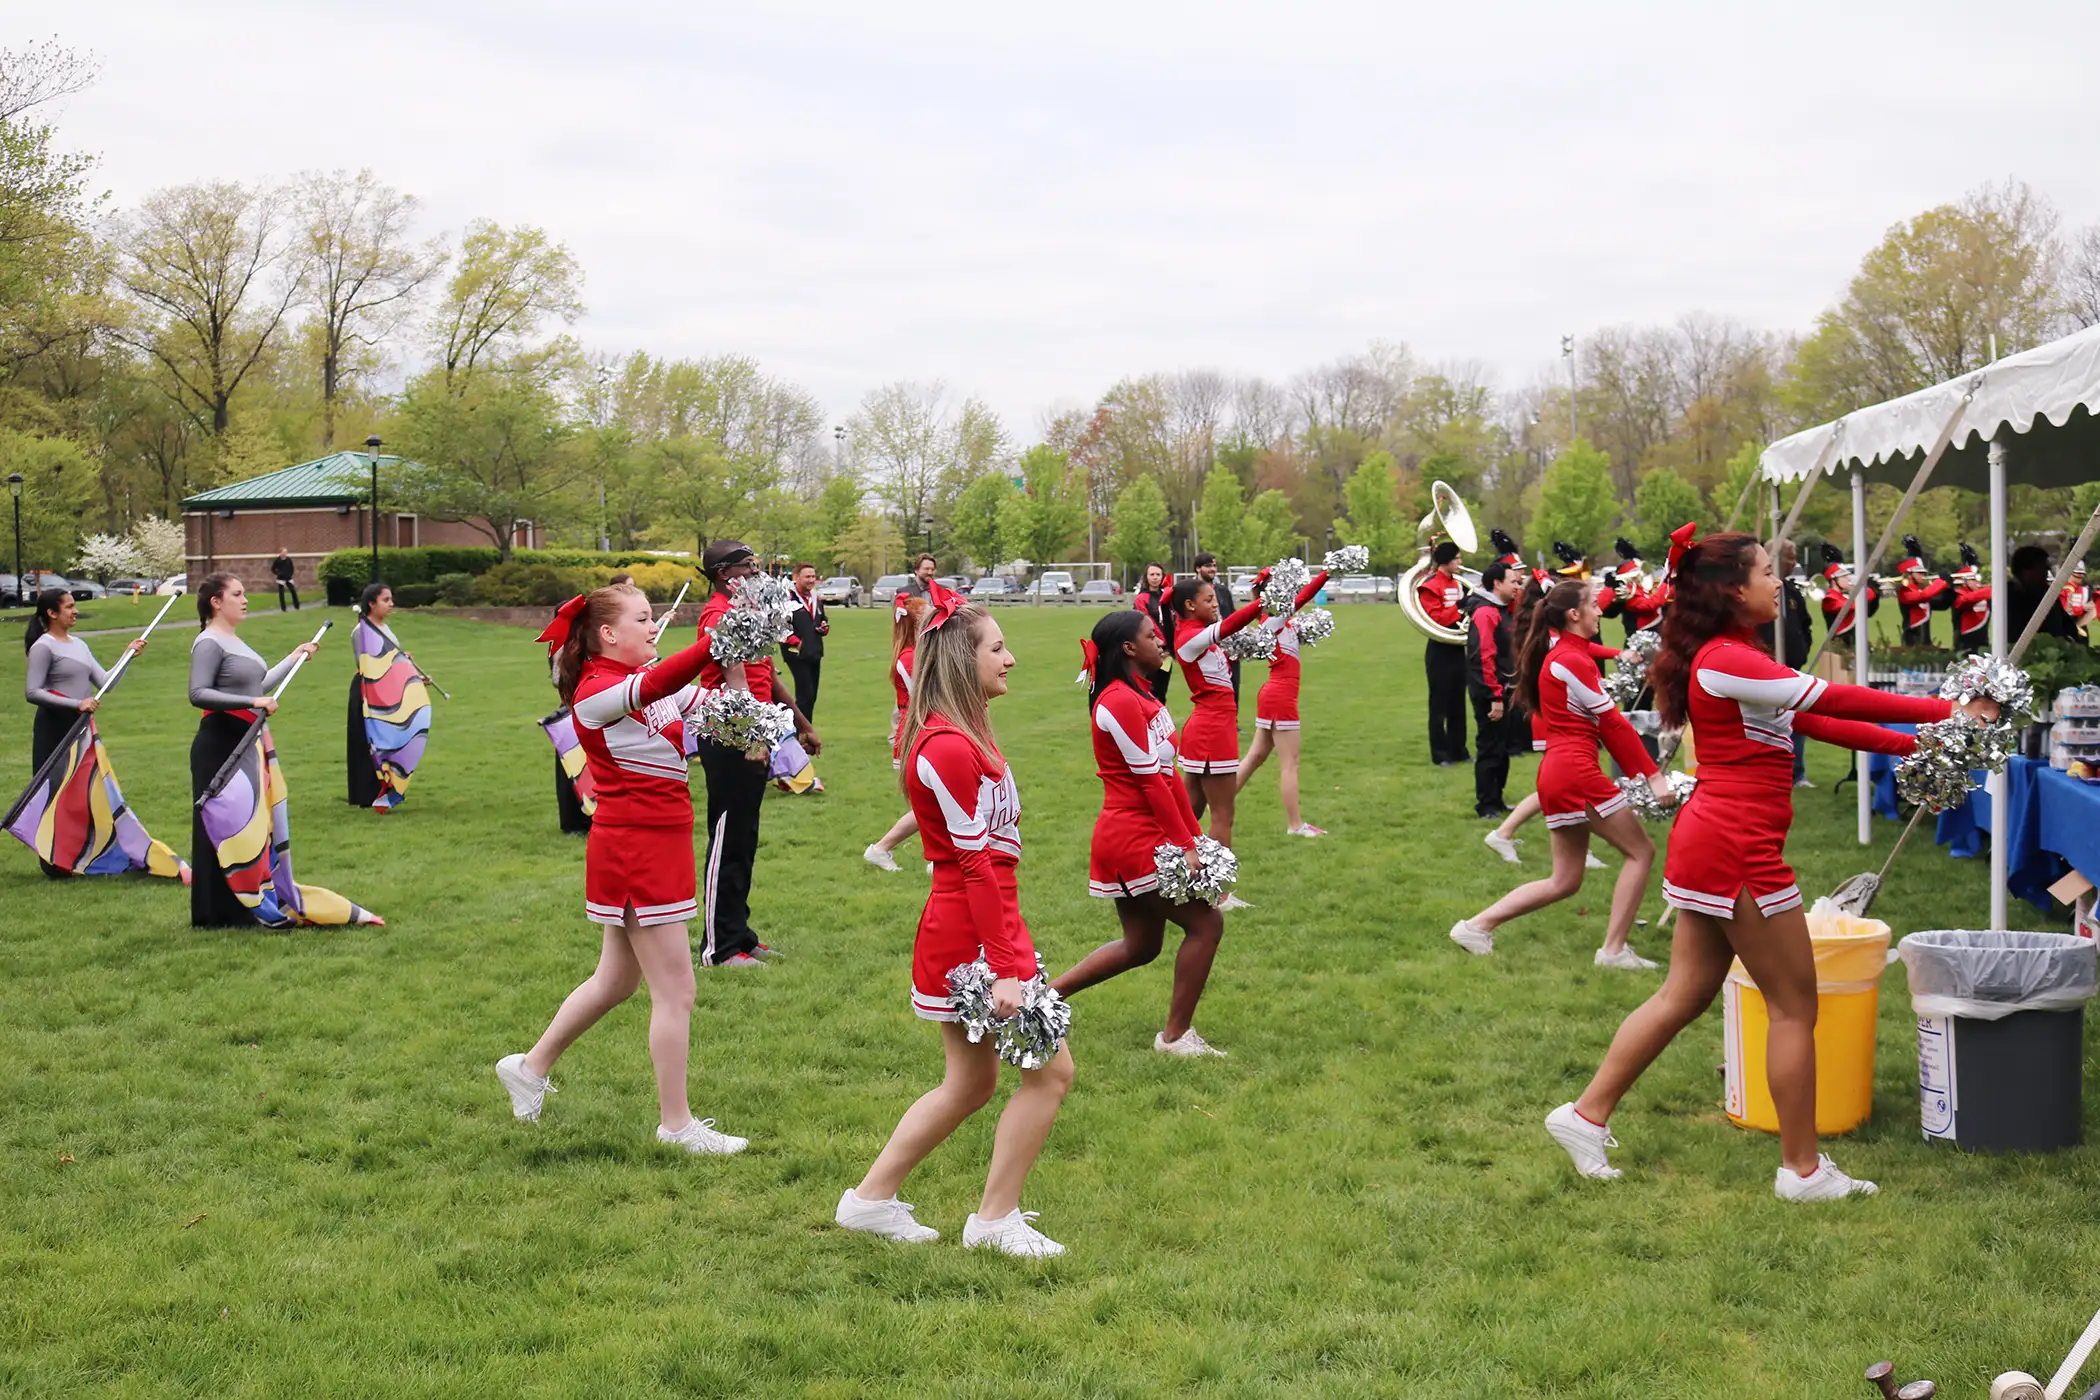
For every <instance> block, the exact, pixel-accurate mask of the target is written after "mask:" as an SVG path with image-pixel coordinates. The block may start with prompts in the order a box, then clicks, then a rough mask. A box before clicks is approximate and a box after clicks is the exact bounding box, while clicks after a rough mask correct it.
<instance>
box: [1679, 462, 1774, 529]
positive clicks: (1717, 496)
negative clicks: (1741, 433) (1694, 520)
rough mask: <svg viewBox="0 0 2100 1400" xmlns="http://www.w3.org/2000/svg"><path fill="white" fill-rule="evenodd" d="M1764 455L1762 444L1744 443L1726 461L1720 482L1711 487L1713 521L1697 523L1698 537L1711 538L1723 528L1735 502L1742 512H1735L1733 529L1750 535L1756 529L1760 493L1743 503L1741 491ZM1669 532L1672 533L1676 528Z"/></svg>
mask: <svg viewBox="0 0 2100 1400" xmlns="http://www.w3.org/2000/svg"><path fill="white" fill-rule="evenodd" d="M1764 451H1765V450H1764V446H1763V445H1762V444H1761V443H1755V442H1746V443H1744V444H1743V445H1742V446H1741V447H1740V448H1738V449H1737V450H1736V453H1735V455H1734V456H1733V457H1730V458H1729V459H1728V465H1727V467H1726V468H1725V469H1723V471H1722V473H1721V479H1720V480H1719V481H1717V482H1715V483H1714V491H1713V521H1712V522H1711V526H1710V527H1709V524H1708V522H1707V521H1704V520H1702V521H1700V522H1699V525H1700V530H1699V533H1700V534H1702V535H1707V534H1712V533H1714V532H1715V531H1717V530H1719V529H1720V528H1721V527H1722V526H1723V525H1726V524H1727V523H1728V513H1729V512H1730V511H1732V510H1735V507H1736V503H1737V502H1738V501H1741V502H1742V503H1743V508H1742V510H1741V511H1739V512H1737V514H1736V517H1735V525H1734V526H1733V528H1735V529H1737V530H1752V531H1754V530H1757V529H1758V528H1759V527H1758V523H1757V522H1758V521H1760V520H1761V519H1763V518H1764V515H1763V511H1764V503H1763V502H1762V501H1761V500H1759V499H1758V494H1759V493H1758V492H1756V491H1752V492H1751V493H1750V495H1749V498H1748V499H1747V500H1745V499H1744V496H1743V490H1744V488H1745V487H1747V486H1749V485H1750V483H1751V482H1753V481H1755V480H1756V479H1757V478H1758V475H1759V473H1760V470H1761V463H1762V460H1763V458H1764ZM1683 523H1684V521H1682V520H1680V521H1678V522H1677V524H1678V525H1682V524H1683ZM1671 528H1672V529H1675V528H1676V526H1672V527H1671Z"/></svg>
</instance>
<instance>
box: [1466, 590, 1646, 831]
mask: <svg viewBox="0 0 2100 1400" xmlns="http://www.w3.org/2000/svg"><path fill="white" fill-rule="evenodd" d="M1535 574H1536V571H1534V575H1535ZM1552 580H1553V576H1552V575H1551V574H1548V575H1546V578H1545V581H1543V582H1541V581H1540V580H1539V579H1538V578H1537V577H1536V576H1534V577H1533V578H1532V580H1531V582H1529V583H1527V584H1525V585H1524V591H1523V592H1522V593H1521V594H1519V595H1518V596H1517V611H1516V634H1517V636H1519V637H1528V636H1530V635H1531V619H1532V617H1533V616H1534V615H1535V614H1536V613H1537V611H1538V606H1539V604H1541V603H1543V602H1545V601H1546V590H1547V589H1548V588H1550V587H1551V586H1552ZM1609 590H1610V584H1609V583H1608V582H1607V583H1605V584H1602V585H1600V586H1599V588H1598V592H1597V594H1596V597H1597V599H1598V607H1599V608H1600V609H1602V608H1604V607H1606V606H1608V605H1607V604H1606V603H1605V602H1604V601H1603V595H1604V594H1605V593H1606V592H1608V591H1609ZM1598 615H1599V616H1600V617H1601V616H1605V615H1606V614H1604V613H1602V612H1601V611H1600V613H1599V614H1598ZM1588 650H1589V654H1590V659H1591V660H1593V661H1598V662H1604V661H1609V660H1612V659H1613V658H1614V657H1616V656H1618V654H1619V648H1617V647H1608V646H1606V645H1604V643H1602V642H1600V641H1598V640H1597V639H1596V638H1594V637H1592V638H1591V639H1590V642H1589V648H1588ZM1530 720H1531V751H1532V752H1533V753H1536V754H1543V753H1545V752H1546V721H1545V719H1544V718H1543V717H1542V716H1541V715H1540V714H1539V713H1538V711H1536V710H1533V711H1531V715H1530ZM1542 810H1543V809H1542V808H1541V807H1540V805H1539V794H1538V789H1537V787H1536V786H1534V787H1533V788H1532V790H1531V791H1530V792H1527V793H1525V794H1524V796H1523V797H1522V798H1520V799H1518V801H1517V805H1516V806H1514V807H1512V808H1510V810H1509V814H1508V815H1507V816H1505V817H1503V818H1502V823H1501V825H1499V826H1497V827H1496V828H1495V829H1494V830H1493V831H1490V832H1489V833H1488V834H1487V835H1485V836H1483V837H1481V838H1480V840H1481V843H1482V844H1483V845H1485V846H1486V847H1487V848H1488V849H1489V850H1491V851H1493V852H1494V853H1495V854H1496V855H1498V856H1500V857H1502V858H1503V859H1504V860H1506V861H1508V862H1509V863H1510V864H1511V865H1522V864H1523V863H1524V862H1523V860H1522V859H1520V858H1519V857H1518V855H1517V847H1518V846H1520V845H1522V844H1523V843H1522V842H1521V841H1519V840H1518V839H1517V833H1518V832H1519V831H1521V830H1523V828H1524V827H1525V825H1526V824H1527V823H1529V822H1531V821H1533V820H1534V819H1536V818H1537V817H1538V815H1539V813H1540V811H1542ZM1582 868H1583V869H1585V870H1602V869H1604V868H1605V865H1604V862H1603V861H1601V860H1599V859H1597V853H1596V852H1595V851H1585V852H1584V853H1583V856H1582Z"/></svg>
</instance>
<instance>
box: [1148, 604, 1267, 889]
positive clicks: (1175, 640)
mask: <svg viewBox="0 0 2100 1400" xmlns="http://www.w3.org/2000/svg"><path fill="white" fill-rule="evenodd" d="M1268 581H1269V571H1268V570H1267V569H1263V570H1262V571H1261V572H1260V573H1258V574H1256V575H1255V576H1254V588H1253V590H1252V591H1253V595H1254V596H1253V597H1251V598H1249V599H1248V600H1247V602H1246V603H1245V604H1244V605H1242V606H1241V607H1240V609H1239V610H1238V611H1237V612H1235V613H1233V614H1232V615H1231V616H1230V617H1223V618H1221V617H1219V616H1218V594H1217V590H1216V589H1214V588H1212V587H1211V586H1210V584H1209V583H1207V582H1205V581H1204V580H1203V579H1201V578H1199V577H1197V576H1196V575H1195V574H1190V575H1189V576H1188V577H1187V578H1184V579H1181V580H1178V581H1177V582H1176V583H1175V585H1174V591H1173V592H1171V593H1169V594H1168V595H1167V625H1168V627H1169V628H1170V629H1171V630H1170V632H1169V635H1168V640H1169V642H1170V643H1171V644H1172V647H1173V653H1174V659H1175V660H1176V661H1179V662H1180V663H1181V673H1182V679H1183V680H1185V681H1186V682H1188V687H1189V701H1190V706H1189V717H1188V721H1187V723H1185V724H1183V725H1182V727H1181V744H1180V750H1181V778H1182V783H1183V785H1184V786H1185V787H1187V789H1188V794H1189V807H1190V809H1191V810H1192V811H1194V812H1195V814H1196V815H1197V817H1198V818H1201V817H1202V816H1203V814H1204V812H1205V811H1206V810H1208V811H1209V813H1210V838H1211V840H1213V841H1216V842H1217V843H1218V844H1219V845H1221V846H1230V845H1231V844H1232V809H1233V803H1234V799H1235V798H1236V797H1237V796H1238V794H1239V783H1240V710H1239V697H1238V696H1237V695H1235V694H1234V693H1233V690H1232V663H1231V662H1230V661H1229V660H1227V659H1226V656H1225V653H1224V651H1223V650H1222V649H1221V648H1220V647H1219V646H1218V643H1219V642H1221V641H1223V640H1224V639H1225V638H1227V637H1229V636H1231V635H1232V634H1233V633H1235V632H1237V631H1239V630H1240V629H1241V628H1242V627H1245V626H1247V625H1248V624H1249V623H1251V622H1253V621H1254V620H1255V619H1256V618H1257V617H1259V616H1261V587H1262V585H1263V584H1264V583H1267V582H1268ZM1224 907H1225V908H1227V909H1240V908H1245V907H1246V901H1245V900H1242V899H1240V898H1238V897H1237V896H1233V895H1227V896H1226V898H1225V905H1224Z"/></svg>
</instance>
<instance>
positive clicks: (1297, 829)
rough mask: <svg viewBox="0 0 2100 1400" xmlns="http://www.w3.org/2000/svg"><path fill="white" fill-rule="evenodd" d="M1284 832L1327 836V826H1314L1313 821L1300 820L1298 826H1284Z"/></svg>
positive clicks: (1288, 834) (1289, 834)
mask: <svg viewBox="0 0 2100 1400" xmlns="http://www.w3.org/2000/svg"><path fill="white" fill-rule="evenodd" d="M1283 834H1284V835H1286V836H1325V835H1326V834H1327V828H1325V827H1322V826H1314V825H1313V824H1312V823H1311V822H1300V823H1299V824H1298V825H1296V826H1292V827H1286V828H1284V833H1283Z"/></svg>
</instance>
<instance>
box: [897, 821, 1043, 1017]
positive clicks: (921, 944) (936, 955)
mask: <svg viewBox="0 0 2100 1400" xmlns="http://www.w3.org/2000/svg"><path fill="white" fill-rule="evenodd" d="M992 870H993V873H994V874H995V875H996V876H997V878H998V881H999V893H1000V895H1001V896H1002V897H1003V902H1004V904H1005V905H1006V907H1007V908H1008V909H1010V910H1012V911H1013V917H1014V922H1015V923H1016V924H1017V925H1019V927H1020V930H1021V940H1022V942H1023V943H1024V944H1027V945H1029V946H1028V950H1027V951H1028V953H1029V954H1030V955H1031V956H1032V955H1033V954H1034V951H1035V949H1034V946H1033V940H1032V939H1030V938H1029V935H1028V925H1027V924H1025V923H1022V922H1021V910H1020V895H1019V893H1018V889H1019V882H1018V881H1017V880H1016V879H1015V877H1014V867H1013V866H1011V865H1008V864H1007V863H1006V862H1005V861H1003V860H1001V861H994V862H993V863H992ZM983 951H984V941H983V940H982V939H981V938H980V937H979V936H978V933H977V921H976V920H975V919H974V918H973V917H972V916H971V913H970V899H969V896H968V895H966V894H964V893H963V874H962V867H961V866H959V865H957V864H955V863H954V862H953V861H935V862H934V863H933V893H931V894H929V895H928V896H927V897H926V907H925V908H924V909H923V910H921V911H920V912H919V932H918V935H917V936H916V937H915V938H913V939H912V945H911V1009H912V1014H913V1015H915V1016H917V1017H919V1019H921V1020H924V1021H953V1020H954V1019H955V1003H954V1000H953V999H952V998H951V997H949V995H948V974H949V973H950V972H952V971H954V970H955V969H956V968H957V967H959V966H961V965H962V964H964V963H966V962H975V961H976V960H977V956H978V954H979V953H982V952H983Z"/></svg>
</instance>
